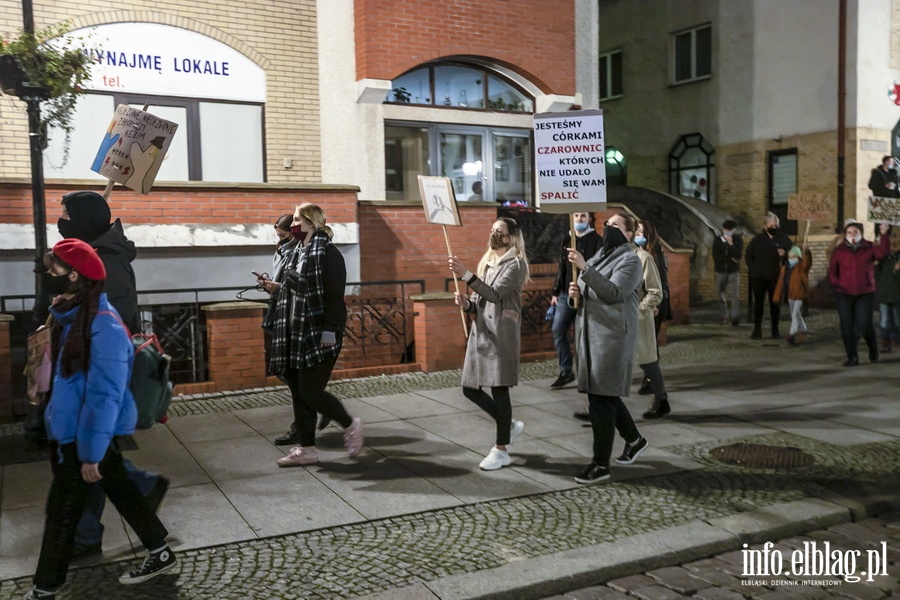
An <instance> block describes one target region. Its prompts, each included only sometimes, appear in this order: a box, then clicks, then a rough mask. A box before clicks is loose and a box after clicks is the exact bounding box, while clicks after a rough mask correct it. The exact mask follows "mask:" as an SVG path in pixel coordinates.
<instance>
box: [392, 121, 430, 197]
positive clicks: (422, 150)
mask: <svg viewBox="0 0 900 600" xmlns="http://www.w3.org/2000/svg"><path fill="white" fill-rule="evenodd" d="M428 137H429V132H428V128H427V127H418V126H412V127H405V126H402V125H387V126H386V127H385V128H384V179H385V187H386V188H387V199H388V200H404V199H413V198H416V197H417V196H418V193H419V180H418V179H417V178H418V176H419V175H430V174H431V173H430V171H429V168H428V165H429V140H428Z"/></svg>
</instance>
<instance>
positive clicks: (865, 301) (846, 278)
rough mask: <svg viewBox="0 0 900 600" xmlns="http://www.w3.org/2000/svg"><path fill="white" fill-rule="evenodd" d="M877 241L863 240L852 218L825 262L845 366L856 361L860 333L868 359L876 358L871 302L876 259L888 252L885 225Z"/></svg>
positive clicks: (887, 228)
mask: <svg viewBox="0 0 900 600" xmlns="http://www.w3.org/2000/svg"><path fill="white" fill-rule="evenodd" d="M878 229H879V232H880V234H881V241H880V242H879V244H878V245H877V246H876V245H875V244H873V243H872V242H870V241H868V240H864V239H863V226H862V224H861V223H859V222H858V221H857V220H856V219H852V218H851V219H847V221H846V222H845V223H844V239H843V240H842V241H841V242H840V243H839V244H838V246H837V247H836V248H835V249H834V252H833V253H832V255H831V262H830V263H829V265H828V280H829V282H831V286H832V287H833V288H834V298H835V303H836V304H837V311H838V317H839V318H840V321H841V337H843V339H844V350H845V351H846V352H847V360H846V361H844V366H845V367H855V366H856V365H858V364H859V357H858V353H857V345H858V344H859V338H860V335H862V337H863V339H865V340H866V345H867V346H868V347H869V360H870V361H872V362H876V361H877V360H878V343H877V340H876V339H875V326H874V324H873V323H872V313H873V308H874V302H875V273H874V266H875V261H876V260H882V259H884V258H886V257H887V256H888V255H889V254H890V253H891V235H890V229H889V226H888V225H886V224H883V223H882V224H880V225H878Z"/></svg>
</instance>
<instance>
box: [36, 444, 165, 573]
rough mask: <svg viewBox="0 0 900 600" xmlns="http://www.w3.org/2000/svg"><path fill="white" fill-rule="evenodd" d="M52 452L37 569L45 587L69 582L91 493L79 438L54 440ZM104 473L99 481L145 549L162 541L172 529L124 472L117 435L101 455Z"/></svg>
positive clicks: (162, 543)
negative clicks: (83, 472)
mask: <svg viewBox="0 0 900 600" xmlns="http://www.w3.org/2000/svg"><path fill="white" fill-rule="evenodd" d="M50 453H51V458H50V466H51V469H52V470H53V482H52V483H51V484H50V492H49V494H48V495H47V511H46V512H47V518H46V521H45V522H44V538H43V541H42V542H41V555H40V558H39V559H38V565H37V570H36V571H35V574H34V585H35V586H37V587H39V588H41V589H44V590H55V589H56V588H58V587H59V586H61V585H62V584H64V583H65V582H66V571H67V570H68V568H69V560H70V559H71V556H72V549H73V548H74V546H75V528H76V526H77V525H78V520H79V519H80V518H81V513H82V512H84V506H85V503H86V502H87V497H88V484H87V483H85V481H84V480H83V479H82V478H81V461H79V460H78V451H77V450H76V448H75V444H74V443H71V444H64V445H62V446H60V445H58V444H57V443H56V442H51V444H50ZM100 474H101V475H102V476H103V478H102V479H101V480H100V482H99V484H100V486H101V487H102V488H103V491H104V492H106V495H107V496H108V497H109V500H110V502H112V503H113V506H115V507H116V510H117V511H119V514H120V515H122V517H123V518H124V519H125V521H126V522H127V523H128V524H129V525H130V526H131V528H132V529H133V530H134V532H135V533H136V534H137V536H138V538H139V539H140V540H141V543H142V544H143V545H144V547H145V548H147V550H157V549H159V548H161V547H163V546H164V545H165V543H166V542H165V539H166V535H168V533H169V532H168V531H167V530H166V528H165V526H163V524H162V522H160V520H159V518H158V517H157V516H156V514H154V512H153V510H152V509H151V508H150V507H149V506H148V505H147V500H146V498H144V497H143V496H141V493H140V491H138V488H137V485H135V483H134V482H133V481H132V480H131V479H130V478H129V477H128V474H127V473H126V472H125V467H124V466H123V465H122V455H121V453H120V452H119V449H118V446H117V445H116V442H115V440H113V442H112V443H110V445H109V448H107V450H106V454H105V455H104V456H103V459H102V460H101V461H100Z"/></svg>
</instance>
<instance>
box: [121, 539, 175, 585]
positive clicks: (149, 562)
mask: <svg viewBox="0 0 900 600" xmlns="http://www.w3.org/2000/svg"><path fill="white" fill-rule="evenodd" d="M177 563H178V560H177V559H176V558H175V553H174V552H172V550H171V549H169V547H168V546H166V547H165V548H163V549H162V550H160V551H159V552H150V553H148V554H147V557H146V558H145V559H144V564H142V565H141V568H140V569H138V570H137V571H130V572H128V573H125V574H124V575H122V576H121V577H119V583H121V584H123V585H134V584H136V583H143V582H145V581H147V580H148V579H152V578H154V577H156V576H157V575H162V574H163V573H165V572H166V571H168V570H169V569H171V568H172V567H174V566H175V565H176V564H177Z"/></svg>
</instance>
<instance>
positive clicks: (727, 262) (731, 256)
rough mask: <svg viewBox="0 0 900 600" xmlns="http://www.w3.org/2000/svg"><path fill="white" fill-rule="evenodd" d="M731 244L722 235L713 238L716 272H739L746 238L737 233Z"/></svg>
mask: <svg viewBox="0 0 900 600" xmlns="http://www.w3.org/2000/svg"><path fill="white" fill-rule="evenodd" d="M731 239H732V241H733V242H734V243H733V244H729V243H728V242H726V241H725V240H723V239H722V236H721V235H720V236H718V237H716V239H715V240H713V246H712V255H713V264H714V265H715V270H716V273H737V272H738V270H739V269H740V268H741V262H740V261H741V256H742V255H743V254H744V238H743V236H741V235H739V234H735V235H734V237H732V238H731Z"/></svg>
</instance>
